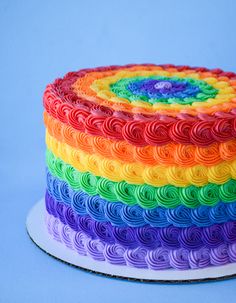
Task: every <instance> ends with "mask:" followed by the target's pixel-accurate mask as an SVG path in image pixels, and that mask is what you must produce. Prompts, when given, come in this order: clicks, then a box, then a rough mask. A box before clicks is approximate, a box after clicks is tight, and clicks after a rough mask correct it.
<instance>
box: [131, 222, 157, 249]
mask: <svg viewBox="0 0 236 303" xmlns="http://www.w3.org/2000/svg"><path fill="white" fill-rule="evenodd" d="M135 234H136V238H137V240H138V242H139V244H140V245H141V246H144V247H146V248H148V249H155V248H157V247H158V246H160V245H161V243H160V241H159V237H158V232H157V229H155V228H154V227H150V226H144V227H139V228H136V229H135Z"/></svg>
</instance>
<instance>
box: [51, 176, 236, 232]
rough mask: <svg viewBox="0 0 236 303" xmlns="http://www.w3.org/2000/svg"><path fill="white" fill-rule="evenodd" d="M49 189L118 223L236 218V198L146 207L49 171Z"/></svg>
mask: <svg viewBox="0 0 236 303" xmlns="http://www.w3.org/2000/svg"><path fill="white" fill-rule="evenodd" d="M47 190H48V193H49V194H50V196H51V197H53V199H55V200H56V201H57V202H61V203H64V204H66V205H67V206H70V207H71V208H72V209H73V210H74V211H75V213H77V214H78V215H80V216H86V215H89V216H90V217H91V218H93V219H94V220H96V221H99V222H110V223H111V224H112V225H114V226H118V227H122V226H130V227H142V226H145V225H150V226H152V227H168V226H170V225H173V226H176V227H190V226H198V227H207V226H211V225H213V224H216V223H224V222H228V221H234V220H236V202H232V203H227V204H226V203H221V202H220V203H218V204H216V205H215V206H214V207H209V206H200V207H197V208H194V209H191V208H187V207H185V206H183V205H181V206H178V207H176V208H173V209H166V208H163V207H157V208H154V209H143V208H141V207H140V206H138V205H133V206H129V205H125V204H123V203H121V202H108V201H107V200H105V199H102V198H101V197H100V196H98V195H96V196H90V195H88V194H87V193H85V192H83V191H74V190H73V189H72V188H71V187H70V186H69V185H68V184H67V183H66V182H65V181H61V180H60V179H58V178H56V177H54V176H53V175H51V174H50V172H49V171H48V172H47Z"/></svg>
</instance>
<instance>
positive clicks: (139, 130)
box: [122, 121, 147, 146]
mask: <svg viewBox="0 0 236 303" xmlns="http://www.w3.org/2000/svg"><path fill="white" fill-rule="evenodd" d="M145 126H146V124H145V123H144V122H139V121H130V122H127V123H126V124H125V126H124V127H123V130H122V134H123V137H124V139H125V140H126V141H127V142H129V143H130V144H133V145H135V146H145V145H147V143H146V141H145V138H144V129H145Z"/></svg>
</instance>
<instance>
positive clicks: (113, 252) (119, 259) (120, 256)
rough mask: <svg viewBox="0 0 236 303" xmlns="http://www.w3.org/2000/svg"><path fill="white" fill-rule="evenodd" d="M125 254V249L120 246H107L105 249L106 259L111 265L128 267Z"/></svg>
mask: <svg viewBox="0 0 236 303" xmlns="http://www.w3.org/2000/svg"><path fill="white" fill-rule="evenodd" d="M124 253H125V248H124V247H123V246H121V245H119V244H111V245H106V246H105V249H104V257H105V259H106V261H108V262H109V263H111V264H116V265H126V262H125V259H124Z"/></svg>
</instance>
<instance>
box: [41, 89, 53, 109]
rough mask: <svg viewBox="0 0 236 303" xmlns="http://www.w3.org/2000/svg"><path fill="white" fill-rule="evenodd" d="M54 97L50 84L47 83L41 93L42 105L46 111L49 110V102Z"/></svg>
mask: <svg viewBox="0 0 236 303" xmlns="http://www.w3.org/2000/svg"><path fill="white" fill-rule="evenodd" d="M54 98H55V96H54V95H52V93H51V84H49V85H47V87H46V89H45V91H44V94H43V107H44V108H45V110H46V112H47V113H49V112H50V104H51V102H52V100H53V99H54Z"/></svg>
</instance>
